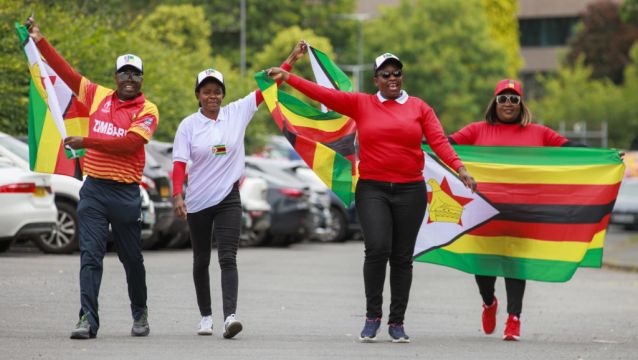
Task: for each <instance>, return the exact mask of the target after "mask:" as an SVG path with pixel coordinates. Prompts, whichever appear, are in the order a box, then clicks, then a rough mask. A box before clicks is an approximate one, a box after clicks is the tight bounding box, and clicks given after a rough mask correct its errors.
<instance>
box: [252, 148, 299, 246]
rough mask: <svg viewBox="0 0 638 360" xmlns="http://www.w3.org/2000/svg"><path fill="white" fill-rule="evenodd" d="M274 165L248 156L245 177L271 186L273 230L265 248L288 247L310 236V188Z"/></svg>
mask: <svg viewBox="0 0 638 360" xmlns="http://www.w3.org/2000/svg"><path fill="white" fill-rule="evenodd" d="M273 161H275V160H270V159H263V158H256V157H252V156H248V157H246V171H245V174H246V176H247V177H257V178H261V179H264V180H265V181H266V183H267V184H268V188H267V190H266V199H267V200H268V203H269V204H270V207H271V213H270V217H271V226H270V229H269V230H268V233H267V235H266V240H265V242H264V244H265V245H275V246H286V245H289V244H291V243H293V242H297V241H300V240H302V239H303V238H304V237H305V236H306V235H307V231H308V229H307V227H306V222H307V218H308V214H309V211H310V208H311V204H310V202H309V197H310V188H309V187H308V186H307V185H305V184H303V183H302V182H301V181H300V180H299V179H298V178H296V177H294V176H291V175H290V174H287V173H286V172H284V171H282V170H281V169H280V168H278V167H276V166H273V164H274V162H273Z"/></svg>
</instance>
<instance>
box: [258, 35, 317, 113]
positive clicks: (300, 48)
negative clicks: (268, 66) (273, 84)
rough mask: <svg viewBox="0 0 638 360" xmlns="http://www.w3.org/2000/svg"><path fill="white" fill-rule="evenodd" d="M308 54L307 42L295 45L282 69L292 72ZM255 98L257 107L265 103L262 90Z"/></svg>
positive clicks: (301, 41) (279, 82)
mask: <svg viewBox="0 0 638 360" xmlns="http://www.w3.org/2000/svg"><path fill="white" fill-rule="evenodd" d="M306 52H308V44H307V43H306V41H305V40H300V41H299V42H298V43H297V45H295V48H294V49H292V51H291V52H290V55H288V58H287V59H286V61H284V62H283V63H281V68H282V69H284V70H286V71H290V70H292V67H293V65H295V63H296V62H297V60H299V59H301V58H302V57H303V56H304V54H305V53H306ZM279 84H281V80H279V81H277V85H279ZM255 98H256V100H257V106H259V104H261V103H262V102H263V101H264V96H263V95H262V93H261V90H257V92H256V93H255Z"/></svg>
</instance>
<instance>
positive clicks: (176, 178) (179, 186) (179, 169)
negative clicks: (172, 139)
mask: <svg viewBox="0 0 638 360" xmlns="http://www.w3.org/2000/svg"><path fill="white" fill-rule="evenodd" d="M185 177H186V163H185V162H182V161H173V196H175V195H177V194H181V193H182V192H184V178H185Z"/></svg>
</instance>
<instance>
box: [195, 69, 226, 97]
mask: <svg viewBox="0 0 638 360" xmlns="http://www.w3.org/2000/svg"><path fill="white" fill-rule="evenodd" d="M208 78H212V79H215V80H217V81H219V83H220V84H221V86H222V89H224V93H225V92H226V86H225V85H224V75H222V73H220V72H219V71H217V70H215V69H212V68H211V69H206V70H204V71H202V72H200V73H199V74H197V81H196V82H195V90H196V91H197V88H198V87H199V85H201V83H202V82H203V81H204V80H206V79H208Z"/></svg>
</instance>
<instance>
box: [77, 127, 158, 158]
mask: <svg viewBox="0 0 638 360" xmlns="http://www.w3.org/2000/svg"><path fill="white" fill-rule="evenodd" d="M145 143H146V140H144V138H143V137H142V136H140V135H139V134H137V133H134V132H129V133H127V134H126V136H124V137H121V138H115V139H98V138H92V137H85V138H82V146H84V147H85V148H87V149H95V150H98V151H101V152H105V153H109V154H132V153H134V152H136V151H137V150H139V148H140V147H143V146H144V144H145Z"/></svg>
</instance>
